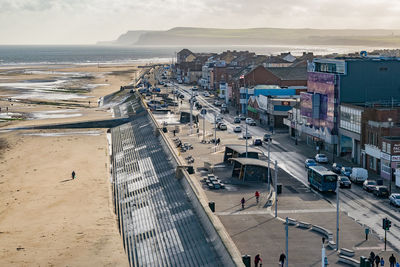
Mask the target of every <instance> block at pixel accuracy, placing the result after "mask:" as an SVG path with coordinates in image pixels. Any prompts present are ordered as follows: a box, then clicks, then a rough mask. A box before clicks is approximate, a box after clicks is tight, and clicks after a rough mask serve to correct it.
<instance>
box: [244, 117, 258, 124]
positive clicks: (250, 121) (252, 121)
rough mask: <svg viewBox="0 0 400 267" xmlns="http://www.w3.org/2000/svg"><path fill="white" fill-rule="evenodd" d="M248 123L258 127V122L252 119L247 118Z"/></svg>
mask: <svg viewBox="0 0 400 267" xmlns="http://www.w3.org/2000/svg"><path fill="white" fill-rule="evenodd" d="M246 123H247V124H248V125H250V126H256V125H257V124H256V122H255V121H254V120H253V119H252V118H246Z"/></svg>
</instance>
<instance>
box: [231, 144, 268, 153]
mask: <svg viewBox="0 0 400 267" xmlns="http://www.w3.org/2000/svg"><path fill="white" fill-rule="evenodd" d="M225 147H226V148H230V149H232V150H234V151H236V152H238V153H239V154H242V153H246V146H244V145H235V144H230V145H226V146H225ZM247 152H250V153H251V152H253V153H254V152H255V153H260V150H257V149H254V148H252V147H247Z"/></svg>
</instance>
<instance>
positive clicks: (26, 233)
mask: <svg viewBox="0 0 400 267" xmlns="http://www.w3.org/2000/svg"><path fill="white" fill-rule="evenodd" d="M39 67H40V69H44V70H46V71H47V70H49V67H48V66H39ZM26 69H32V66H26ZM50 69H51V68H50ZM136 70H137V64H136V65H123V66H121V65H118V66H108V67H105V68H97V66H93V65H74V66H72V67H66V68H61V69H57V72H63V73H67V74H68V72H70V73H91V74H95V78H90V79H89V80H88V81H90V83H93V84H101V86H98V87H93V88H92V89H90V90H87V92H83V91H82V92H81V91H79V93H78V94H82V95H84V96H86V97H87V98H71V99H68V100H51V101H50V100H46V101H43V102H42V103H37V102H34V100H35V99H29V101H33V102H23V101H18V100H19V98H18V91H16V90H10V88H6V89H5V88H1V89H0V96H1V100H0V107H2V111H1V112H2V113H4V108H7V109H8V110H7V112H8V113H19V114H36V115H37V114H42V115H43V114H45V115H46V116H42V117H33V118H31V117H29V118H22V119H12V120H11V119H10V120H7V121H3V122H0V131H2V130H4V129H8V128H16V127H27V126H43V125H49V124H60V123H76V122H83V121H93V120H102V119H110V118H112V113H111V112H110V110H108V109H107V108H102V107H98V105H97V99H98V98H101V97H104V96H105V95H107V94H110V93H113V92H116V91H118V90H119V88H120V86H121V85H127V84H129V83H130V82H131V81H132V79H133V78H134V75H135V71H136ZM4 71H6V69H4V68H1V69H0V72H4ZM55 76H57V77H58V76H59V75H58V73H56V74H54V73H52V72H51V71H50V72H49V73H39V74H29V73H17V74H15V75H4V74H3V75H1V77H7V78H10V79H9V80H8V81H7V82H10V81H11V82H21V81H32V80H34V81H36V80H40V81H47V80H52V79H54V77H55ZM83 79H85V78H83ZM2 82H4V80H0V86H1V83H2ZM75 82H77V84H78V86H77V87H79V86H80V84H82V83H85V82H86V81H83V82H82V80H79V79H76V80H73V79H72V83H71V84H74V83H75ZM26 90H27V89H26ZM26 90H25V91H26ZM49 93H50V94H53V92H51V91H49ZM64 93H65V92H64ZM12 94H15V95H12ZM65 94H67V93H65ZM10 96H11V97H12V101H9V100H8V98H9V97H10ZM89 99H90V101H91V103H90V104H89V102H88V101H89ZM35 101H36V100H35ZM72 104H73V105H72ZM0 114H1V113H0ZM73 114H80V115H79V116H76V115H74V116H71V115H73ZM106 131H107V129H96V128H94V129H85V128H82V129H48V130H47V129H46V130H43V129H42V130H18V131H8V132H4V131H3V132H0V139H1V140H2V143H3V144H5V146H3V148H1V146H0V162H1V164H0V201H1V203H2V205H1V208H0V214H1V216H0V236H1V237H2V238H1V239H0V247H1V248H2V249H1V250H0V265H2V266H21V265H22V266H30V265H72V266H128V260H127V256H126V255H125V252H124V249H123V246H122V241H121V237H120V234H119V232H118V226H117V222H116V218H115V215H114V212H113V204H112V198H111V193H110V192H111V191H110V190H111V187H110V179H109V175H110V166H109V151H108V143H107V136H106V135H107V133H106ZM72 170H74V171H75V172H76V174H77V179H75V180H72V179H71V172H72Z"/></svg>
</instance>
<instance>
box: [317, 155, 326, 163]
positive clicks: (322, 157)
mask: <svg viewBox="0 0 400 267" xmlns="http://www.w3.org/2000/svg"><path fill="white" fill-rule="evenodd" d="M315 161H316V162H318V163H328V161H329V160H328V157H327V156H326V155H324V154H317V155H315Z"/></svg>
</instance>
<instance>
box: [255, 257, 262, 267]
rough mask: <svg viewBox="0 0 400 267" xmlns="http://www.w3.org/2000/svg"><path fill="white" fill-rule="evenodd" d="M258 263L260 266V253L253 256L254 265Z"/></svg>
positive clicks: (256, 265)
mask: <svg viewBox="0 0 400 267" xmlns="http://www.w3.org/2000/svg"><path fill="white" fill-rule="evenodd" d="M259 263H260V266H262V259H261V257H260V254H257V255H256V256H255V257H254V266H255V267H258V264H259Z"/></svg>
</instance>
